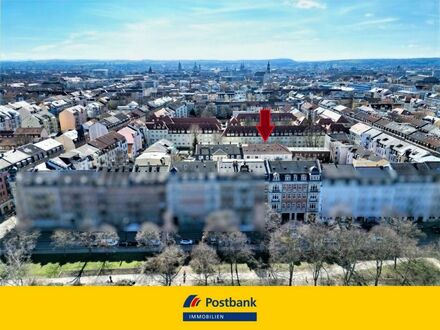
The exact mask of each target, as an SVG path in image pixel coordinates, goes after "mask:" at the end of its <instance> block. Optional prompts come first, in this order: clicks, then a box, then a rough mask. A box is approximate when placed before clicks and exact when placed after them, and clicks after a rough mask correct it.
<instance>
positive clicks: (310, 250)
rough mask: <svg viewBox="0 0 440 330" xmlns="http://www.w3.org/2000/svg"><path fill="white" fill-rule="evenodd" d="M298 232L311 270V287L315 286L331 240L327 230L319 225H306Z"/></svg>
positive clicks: (327, 254) (327, 255)
mask: <svg viewBox="0 0 440 330" xmlns="http://www.w3.org/2000/svg"><path fill="white" fill-rule="evenodd" d="M298 231H299V233H300V235H301V238H302V241H303V244H304V251H303V253H304V258H305V260H306V261H307V262H308V263H309V264H310V265H311V268H312V277H313V285H315V286H317V285H318V280H319V278H320V276H321V271H322V269H323V268H324V264H325V262H326V261H327V260H328V258H329V247H330V242H331V239H330V237H329V232H328V228H326V227H325V226H324V225H321V224H308V225H304V226H302V227H300V228H299V229H298Z"/></svg>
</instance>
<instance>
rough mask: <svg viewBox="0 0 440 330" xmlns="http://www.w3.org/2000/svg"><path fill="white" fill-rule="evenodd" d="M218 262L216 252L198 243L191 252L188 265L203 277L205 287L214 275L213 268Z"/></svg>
mask: <svg viewBox="0 0 440 330" xmlns="http://www.w3.org/2000/svg"><path fill="white" fill-rule="evenodd" d="M219 262H220V261H219V258H218V256H217V252H216V251H215V250H214V249H213V248H212V247H210V246H208V245H207V244H205V243H199V245H197V246H196V247H195V248H194V249H193V250H192V252H191V261H190V263H189V264H190V266H191V268H192V269H193V271H194V272H195V273H196V274H198V275H201V276H202V277H203V279H204V283H205V285H208V279H209V277H211V276H213V275H214V274H215V272H216V270H215V266H217V265H218V264H219Z"/></svg>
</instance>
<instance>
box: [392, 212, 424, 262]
mask: <svg viewBox="0 0 440 330" xmlns="http://www.w3.org/2000/svg"><path fill="white" fill-rule="evenodd" d="M387 224H388V225H389V226H391V228H392V229H393V230H394V231H395V232H396V234H397V237H398V242H397V243H398V246H397V249H396V255H395V256H394V257H393V259H394V269H397V261H398V259H399V258H400V257H402V256H405V257H409V256H410V255H413V254H414V252H416V251H415V250H416V248H417V242H418V240H419V239H421V238H422V237H423V236H424V234H423V233H422V231H421V230H420V229H419V228H418V227H417V224H416V223H415V222H413V221H410V220H407V219H401V218H391V219H389V220H388V222H387Z"/></svg>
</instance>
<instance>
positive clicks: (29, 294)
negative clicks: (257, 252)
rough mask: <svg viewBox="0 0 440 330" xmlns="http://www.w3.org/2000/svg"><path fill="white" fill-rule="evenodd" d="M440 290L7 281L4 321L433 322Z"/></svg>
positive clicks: (206, 325) (136, 325) (215, 325)
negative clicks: (69, 284) (24, 284)
mask: <svg viewBox="0 0 440 330" xmlns="http://www.w3.org/2000/svg"><path fill="white" fill-rule="evenodd" d="M439 296H440V288H439V287H405V288H402V287H379V288H375V287H317V288H313V287H23V288H17V287H3V288H0V313H1V316H2V320H1V324H2V326H1V327H0V328H1V329H45V330H51V329H57V330H60V329H62V330H64V329H77V330H78V329H105V330H110V329H119V330H120V329H287V328H288V329H333V328H334V329H350V330H353V329H434V328H437V327H438V324H439V316H438V315H439V314H438V313H439V303H438V301H439V300H438V299H439ZM185 306H186V307H185ZM185 318H186V320H184V319H185ZM237 318H238V319H242V318H244V319H245V320H241V321H237V320H235V321H234V319H237ZM254 318H255V319H254ZM230 319H233V320H232V321H231V320H230Z"/></svg>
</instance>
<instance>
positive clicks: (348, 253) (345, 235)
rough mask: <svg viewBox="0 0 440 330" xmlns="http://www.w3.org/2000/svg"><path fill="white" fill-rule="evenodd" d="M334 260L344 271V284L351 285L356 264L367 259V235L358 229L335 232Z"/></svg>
mask: <svg viewBox="0 0 440 330" xmlns="http://www.w3.org/2000/svg"><path fill="white" fill-rule="evenodd" d="M332 241H333V242H332V243H333V244H332V248H331V253H332V258H333V260H334V261H335V262H336V264H338V265H339V266H340V267H342V271H343V284H344V285H349V284H350V281H351V279H352V277H353V275H354V274H355V271H356V264H357V263H358V262H359V260H362V259H363V258H365V253H366V241H367V235H366V233H365V232H364V231H362V230H361V229H358V228H351V229H345V228H341V229H340V230H338V231H335V232H333V240H332Z"/></svg>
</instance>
